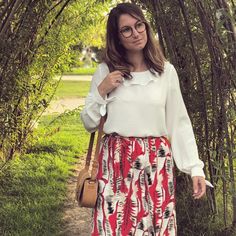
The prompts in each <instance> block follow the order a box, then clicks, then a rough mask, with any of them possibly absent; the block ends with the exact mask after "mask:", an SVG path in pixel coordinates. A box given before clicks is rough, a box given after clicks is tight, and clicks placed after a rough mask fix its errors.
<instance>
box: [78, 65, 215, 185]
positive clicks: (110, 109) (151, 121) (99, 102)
mask: <svg viewBox="0 0 236 236" xmlns="http://www.w3.org/2000/svg"><path fill="white" fill-rule="evenodd" d="M108 73H109V69H108V66H107V65H106V64H105V63H101V64H99V66H98V68H97V70H96V72H95V73H94V75H93V78H92V83H91V88H90V92H89V94H88V96H87V97H86V99H85V107H84V109H83V110H82V112H81V119H82V121H83V124H84V126H85V128H86V129H87V130H88V131H89V132H93V131H95V130H96V129H97V128H98V125H99V122H100V118H101V116H104V115H105V114H106V113H107V119H106V122H105V123H104V127H103V131H104V133H106V134H110V133H113V132H115V133H118V134H119V135H121V136H125V137H129V136H135V137H147V136H154V137H159V136H166V137H168V139H169V140H170V142H171V149H172V153H173V158H174V161H175V163H176V166H177V168H178V169H179V170H180V171H182V172H184V173H186V174H189V175H191V177H193V176H203V177H204V178H205V174H204V171H203V167H204V163H203V162H202V161H201V160H200V159H199V156H198V150H197V145H196V140H195V137H194V133H193V128H192V124H191V121H190V118H189V116H188V113H187V110H186V107H185V104H184V101H183V98H182V94H181V90H180V86H179V79H178V75H177V72H176V70H175V68H174V66H173V65H172V64H171V63H170V62H165V65H164V72H163V73H162V75H161V76H160V75H159V74H158V73H156V74H155V75H153V74H152V73H151V72H150V71H149V70H147V71H143V72H131V75H132V76H133V78H132V79H131V80H123V83H122V84H121V85H120V86H119V87H117V88H116V89H114V90H113V91H112V92H111V93H110V94H109V97H108V98H107V97H106V98H105V99H103V98H102V97H101V95H100V94H99V92H98V89H97V87H98V85H99V84H100V83H101V81H102V80H103V79H104V78H105V77H106V75H107V74H108ZM205 181H206V184H207V185H209V186H211V187H213V186H212V185H211V183H210V182H209V181H207V180H205Z"/></svg>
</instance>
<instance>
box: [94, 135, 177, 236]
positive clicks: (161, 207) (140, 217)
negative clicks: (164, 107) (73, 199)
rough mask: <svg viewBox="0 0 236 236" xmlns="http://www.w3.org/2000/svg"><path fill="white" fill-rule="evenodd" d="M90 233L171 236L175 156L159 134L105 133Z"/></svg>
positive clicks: (99, 235) (98, 235) (174, 230)
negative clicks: (138, 135)
mask: <svg viewBox="0 0 236 236" xmlns="http://www.w3.org/2000/svg"><path fill="white" fill-rule="evenodd" d="M97 179H98V181H99V193H98V200H97V204H96V207H95V208H94V209H93V212H92V217H93V221H92V233H91V235H92V236H105V235H106V236H129V235H130V236H131V235H132V236H133V235H134V236H150V235H153V236H154V235H155V236H176V235H177V224H176V211H175V187H176V180H175V176H174V161H173V157H172V152H171V146H170V142H169V141H168V139H167V138H166V137H165V136H161V137H145V138H142V137H122V136H119V135H118V134H110V135H107V134H106V135H105V136H104V137H103V138H102V145H101V150H100V156H99V168H98V173H97Z"/></svg>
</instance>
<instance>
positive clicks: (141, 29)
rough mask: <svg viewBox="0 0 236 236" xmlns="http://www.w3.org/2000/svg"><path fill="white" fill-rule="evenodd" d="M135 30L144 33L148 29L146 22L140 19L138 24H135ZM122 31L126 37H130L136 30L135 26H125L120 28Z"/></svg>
mask: <svg viewBox="0 0 236 236" xmlns="http://www.w3.org/2000/svg"><path fill="white" fill-rule="evenodd" d="M134 28H135V30H136V31H137V32H138V33H142V32H144V31H145V30H146V23H145V22H143V21H138V22H136V24H135V25H134ZM120 33H121V34H122V35H123V36H124V37H125V38H129V37H131V36H132V35H133V33H134V31H133V28H132V27H131V26H125V27H124V28H122V29H121V30H120Z"/></svg>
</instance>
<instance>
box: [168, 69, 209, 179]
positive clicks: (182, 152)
mask: <svg viewBox="0 0 236 236" xmlns="http://www.w3.org/2000/svg"><path fill="white" fill-rule="evenodd" d="M168 79H169V84H168V86H169V87H168V92H167V101H166V126H167V131H168V135H169V138H170V141H171V147H172V152H173V157H174V160H175V163H176V166H177V167H178V169H179V170H180V171H182V172H184V173H186V174H189V175H191V177H193V176H203V177H204V178H205V174H204V171H203V167H204V163H203V162H202V161H201V160H200V159H199V156H198V149H197V144H196V140H195V137H194V133H193V128H192V124H191V121H190V118H189V116H188V113H187V110H186V107H185V104H184V101H183V97H182V94H181V90H180V86H179V78H178V75H177V72H176V70H175V68H174V66H173V65H172V66H171V71H170V74H169V76H168Z"/></svg>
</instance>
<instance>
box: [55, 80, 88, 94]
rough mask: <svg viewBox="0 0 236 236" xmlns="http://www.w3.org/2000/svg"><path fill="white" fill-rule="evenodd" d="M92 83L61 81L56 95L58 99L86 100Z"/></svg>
mask: <svg viewBox="0 0 236 236" xmlns="http://www.w3.org/2000/svg"><path fill="white" fill-rule="evenodd" d="M89 88H90V81H65V80H62V81H60V84H59V86H58V88H57V91H56V93H55V97H58V98H63V97H67V98H84V97H86V96H87V94H88V90H89Z"/></svg>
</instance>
